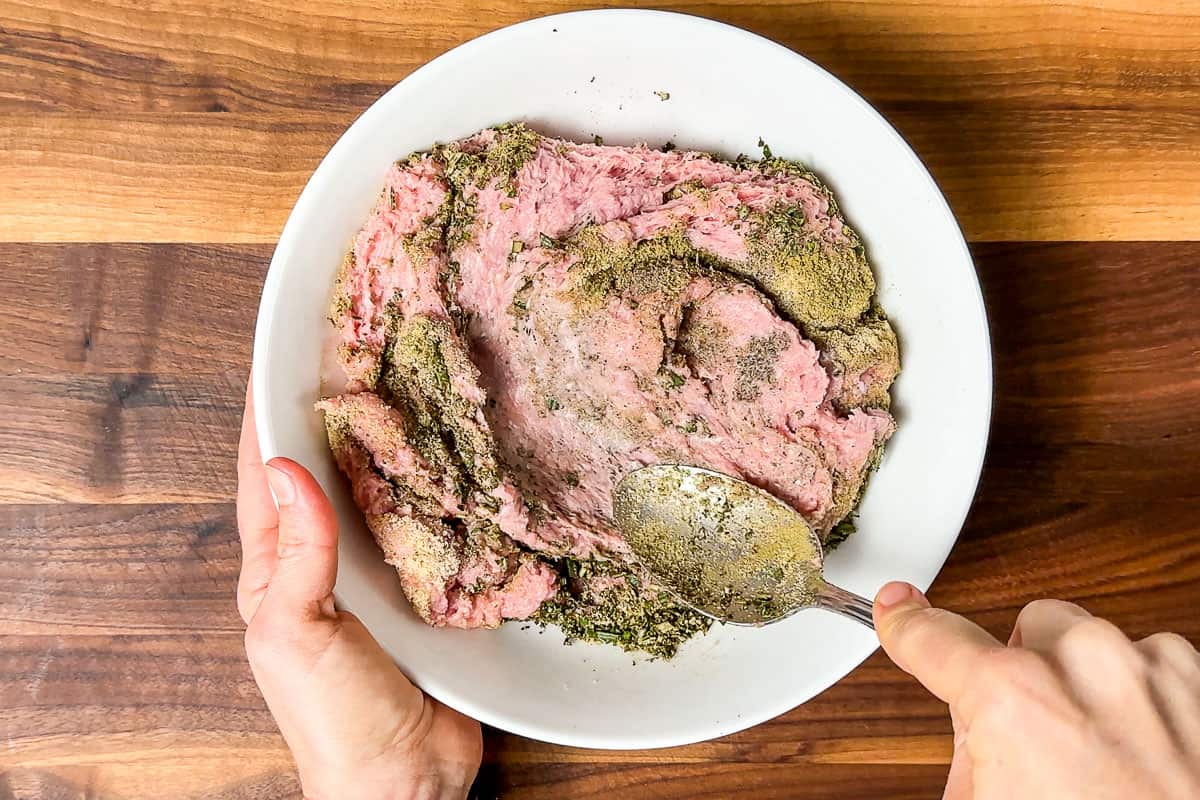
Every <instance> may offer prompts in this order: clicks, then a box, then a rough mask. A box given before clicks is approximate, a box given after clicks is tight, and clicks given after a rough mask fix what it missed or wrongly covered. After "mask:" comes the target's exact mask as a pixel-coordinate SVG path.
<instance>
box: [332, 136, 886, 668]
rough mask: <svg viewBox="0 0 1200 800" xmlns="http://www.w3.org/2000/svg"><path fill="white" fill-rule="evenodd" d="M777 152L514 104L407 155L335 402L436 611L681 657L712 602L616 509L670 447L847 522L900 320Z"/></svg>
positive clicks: (376, 514) (357, 266)
mask: <svg viewBox="0 0 1200 800" xmlns="http://www.w3.org/2000/svg"><path fill="white" fill-rule="evenodd" d="M767 155H768V157H767V158H765V159H764V160H762V161H757V162H755V161H749V160H746V159H739V160H738V161H735V162H724V161H721V160H719V159H715V158H713V157H711V156H709V155H706V154H703V153H695V152H684V151H680V150H676V149H668V150H663V151H659V150H649V149H647V148H645V147H613V146H605V145H603V144H601V143H600V142H599V141H597V142H596V143H588V144H575V143H571V142H566V141H562V140H558V139H552V138H549V137H544V136H541V135H539V134H538V133H536V132H534V131H532V130H530V129H528V128H526V127H525V126H523V125H520V124H510V125H505V126H500V127H497V128H492V129H488V130H484V131H482V132H480V133H478V134H475V135H474V136H471V137H468V138H466V139H463V140H461V141H458V142H453V143H450V144H445V145H439V146H437V147H435V148H434V149H433V150H432V152H431V153H430V154H417V155H414V156H412V157H410V158H408V159H406V160H404V161H401V162H399V163H397V164H396V165H395V166H394V167H393V168H392V169H391V170H390V171H389V173H388V175H387V176H386V179H385V188H384V191H383V194H382V196H381V198H380V200H379V202H378V203H376V205H375V207H374V208H373V210H372V212H371V214H370V216H369V218H368V220H367V222H366V224H365V225H364V226H363V228H362V230H361V231H360V232H359V233H358V235H357V237H356V238H355V240H354V246H353V248H352V250H351V252H350V253H349V254H348V255H347V257H346V260H345V262H344V264H343V266H342V269H341V271H340V273H339V277H338V281H337V284H336V286H335V290H334V303H333V306H332V309H331V320H332V322H333V325H334V328H335V331H336V335H337V336H338V338H339V348H338V353H339V361H340V364H341V367H342V369H343V370H344V371H345V373H346V377H347V382H346V383H347V385H348V387H349V394H344V395H341V396H338V397H334V398H330V399H327V400H325V401H322V403H321V404H319V408H321V409H322V410H323V411H324V412H325V420H326V427H327V429H328V432H329V439H330V445H331V447H332V449H333V451H334V454H335V457H336V458H337V460H338V464H339V466H340V468H341V469H342V471H343V472H345V473H346V474H347V475H348V476H349V477H350V480H351V483H352V484H353V487H354V495H355V500H356V502H357V503H358V504H359V506H360V507H361V508H362V509H363V511H364V513H365V514H366V515H367V520H368V526H369V527H370V529H371V531H372V532H373V533H374V535H375V537H376V538H377V539H378V540H379V542H380V545H381V547H382V548H383V550H384V552H385V555H386V556H387V558H388V561H389V562H390V563H392V564H394V565H395V566H396V568H397V570H398V572H399V573H400V579H401V585H402V586H403V587H404V590H405V593H406V594H407V596H408V597H409V599H410V601H411V602H412V604H413V607H414V608H415V609H416V610H417V612H418V613H419V614H421V616H422V617H424V618H425V619H426V620H428V621H430V622H431V623H433V624H438V625H456V626H460V627H480V626H494V625H497V624H499V623H500V622H501V621H502V620H503V619H523V618H528V617H530V616H531V615H534V614H535V612H536V617H535V619H536V620H538V621H541V622H544V623H553V624H557V625H559V626H560V627H562V628H563V629H564V631H565V632H566V633H567V635H568V638H583V639H593V640H598V641H607V642H612V643H615V644H618V645H620V646H622V647H625V648H627V649H640V650H644V651H647V652H651V653H653V654H655V655H658V656H663V657H669V656H670V655H672V654H673V653H674V652H675V650H676V649H677V647H678V646H679V645H680V644H681V643H682V642H683V641H685V640H686V639H687V638H688V637H689V636H691V635H694V634H696V633H698V632H701V631H703V630H705V629H706V628H707V624H706V623H705V622H704V620H703V619H702V618H700V617H698V616H697V615H696V614H694V613H693V612H690V611H685V610H683V609H681V608H679V607H677V606H676V605H675V604H674V603H673V602H672V601H671V599H670V597H669V596H668V595H667V594H665V593H663V592H661V591H659V590H658V588H657V587H656V586H654V584H653V581H652V579H651V578H650V576H649V575H647V574H646V573H645V572H644V571H643V570H642V569H641V568H640V566H639V565H637V564H636V563H634V562H633V557H632V555H631V553H630V551H629V549H628V547H627V546H626V545H625V543H624V541H623V540H622V539H621V537H620V535H619V533H618V532H617V531H616V529H615V528H614V526H613V523H612V519H611V499H612V491H613V487H614V486H615V485H616V483H617V481H619V480H620V479H621V477H623V476H624V475H625V474H626V473H627V472H629V471H631V470H633V469H636V468H638V467H640V466H644V465H648V464H655V463H685V464H692V465H696V466H704V467H709V468H712V469H716V470H719V471H721V472H725V473H727V474H730V475H733V476H735V477H740V478H743V479H745V480H748V481H750V482H751V483H754V484H756V485H758V486H760V487H762V488H764V489H767V490H768V491H770V492H772V493H773V494H775V495H776V496H778V497H779V498H781V499H782V500H784V501H785V502H788V503H789V504H791V505H792V506H793V507H794V508H796V509H797V511H799V512H800V513H801V514H802V515H804V517H805V518H806V520H807V521H808V522H809V524H811V525H812V527H813V528H814V529H815V530H817V531H818V532H819V533H821V535H822V536H823V537H825V538H826V540H827V541H829V542H836V541H839V540H840V539H841V538H844V536H845V535H846V534H847V533H848V530H849V529H850V528H851V525H852V524H851V522H850V520H849V519H848V518H849V516H850V514H851V513H852V512H853V509H854V507H855V506H856V504H857V503H858V501H859V499H860V498H861V496H862V492H863V489H864V487H865V483H866V479H867V477H868V475H869V473H870V471H871V469H873V466H874V465H875V464H876V463H877V461H878V458H879V456H880V454H881V452H882V448H883V445H884V443H885V442H886V440H887V439H888V437H889V436H890V435H891V433H892V431H893V429H894V422H893V420H892V417H891V416H890V414H889V413H888V407H889V405H890V396H889V390H890V386H891V384H892V381H893V380H894V379H895V376H896V374H897V372H898V370H899V359H898V348H897V346H896V338H895V335H894V333H893V332H892V329H891V327H890V325H889V324H888V322H887V319H886V318H885V317H884V315H883V313H882V312H881V311H880V309H879V308H878V307H877V305H876V303H875V299H874V293H875V280H874V276H873V275H872V273H871V269H870V265H869V264H868V262H867V259H866V255H865V252H864V249H863V247H862V245H861V242H860V241H859V239H858V237H857V235H856V234H855V233H854V232H853V231H852V230H851V229H850V228H849V226H847V224H846V222H845V220H844V219H843V218H842V216H841V214H840V213H839V211H838V208H837V205H836V203H835V202H834V200H833V197H832V194H831V193H830V192H829V190H828V189H827V188H826V187H824V186H823V185H822V184H821V183H820V181H818V180H817V179H816V177H815V176H814V175H813V174H812V173H811V172H809V171H808V170H806V169H804V168H803V167H802V166H800V165H797V164H793V163H791V162H788V161H785V160H783V159H779V158H775V157H774V156H771V155H770V154H769V153H768V154H767ZM582 565H586V566H582ZM581 570H582V571H585V572H586V573H587V575H586V576H581V575H580V574H579V573H580V572H581ZM584 578H586V580H584ZM539 609H540V610H539Z"/></svg>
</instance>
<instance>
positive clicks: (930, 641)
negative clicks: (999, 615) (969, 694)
mask: <svg viewBox="0 0 1200 800" xmlns="http://www.w3.org/2000/svg"><path fill="white" fill-rule="evenodd" d="M874 611H875V629H876V631H877V632H878V633H879V642H880V644H882V645H883V649H884V650H885V651H886V652H887V654H888V656H889V657H890V658H891V659H892V661H894V662H896V665H897V666H898V667H900V669H902V670H904V671H905V672H907V673H908V674H910V675H912V676H913V677H914V678H916V679H917V680H919V681H920V682H921V684H922V685H923V686H924V687H925V688H926V689H928V690H929V691H931V692H933V694H934V695H936V696H937V697H938V698H939V699H940V700H941V701H942V702H944V703H950V704H953V703H955V702H956V701H957V700H958V699H959V697H961V695H962V691H963V687H964V685H965V684H966V681H967V678H968V676H969V675H970V671H971V665H972V663H973V662H974V661H975V660H976V659H977V658H978V657H979V656H980V655H981V654H983V653H985V652H988V651H991V650H997V649H1001V647H1002V645H1001V644H1000V643H999V642H998V641H996V640H995V639H994V638H992V636H991V634H989V633H988V632H987V631H985V630H984V629H983V628H980V627H979V626H978V625H976V624H975V623H973V622H970V621H969V620H967V619H965V618H964V617H960V616H958V615H957V614H952V613H950V612H949V611H945V610H943V609H940V608H930V606H929V601H928V600H926V599H925V595H923V594H921V592H920V590H918V589H917V588H916V587H915V586H911V585H909V584H907V583H889V584H887V585H885V586H884V587H883V588H882V589H880V590H879V594H878V595H877V596H876V598H875V609H874Z"/></svg>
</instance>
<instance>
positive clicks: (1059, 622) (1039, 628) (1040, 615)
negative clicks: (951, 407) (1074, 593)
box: [1008, 600, 1092, 653]
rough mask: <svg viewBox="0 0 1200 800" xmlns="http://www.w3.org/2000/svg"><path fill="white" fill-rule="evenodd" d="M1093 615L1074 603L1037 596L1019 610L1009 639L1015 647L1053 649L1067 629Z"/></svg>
mask: <svg viewBox="0 0 1200 800" xmlns="http://www.w3.org/2000/svg"><path fill="white" fill-rule="evenodd" d="M1091 618H1092V615H1091V614H1089V613H1088V612H1087V611H1085V610H1084V609H1082V608H1080V607H1079V606H1077V605H1075V604H1074V603H1067V602H1064V601H1062V600H1034V601H1033V602H1032V603H1030V604H1029V605H1027V606H1025V607H1024V608H1023V609H1021V613H1020V614H1017V622H1016V624H1015V625H1013V632H1012V636H1010V637H1009V639H1008V643H1009V645H1010V646H1012V647H1024V648H1025V649H1027V650H1037V651H1038V652H1041V653H1049V652H1050V651H1051V650H1052V649H1053V647H1054V644H1055V643H1056V642H1057V641H1059V640H1060V639H1061V638H1062V635H1063V634H1064V633H1066V632H1067V631H1068V630H1070V629H1071V628H1073V627H1074V626H1076V625H1078V624H1079V623H1080V622H1083V621H1084V620H1088V619H1091Z"/></svg>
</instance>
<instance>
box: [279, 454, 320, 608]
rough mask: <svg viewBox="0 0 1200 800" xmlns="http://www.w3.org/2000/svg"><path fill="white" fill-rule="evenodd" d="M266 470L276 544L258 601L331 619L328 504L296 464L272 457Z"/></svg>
mask: <svg viewBox="0 0 1200 800" xmlns="http://www.w3.org/2000/svg"><path fill="white" fill-rule="evenodd" d="M266 472H267V480H268V482H269V483H270V485H271V491H272V492H273V493H274V495H275V499H276V501H277V502H278V505H279V540H278V545H277V548H276V563H275V572H274V574H273V575H272V576H271V585H270V587H268V589H267V596H266V598H265V599H264V601H263V602H264V604H266V603H272V605H273V607H274V608H275V609H277V610H279V611H282V612H283V613H285V614H290V615H297V616H302V617H313V616H321V617H327V618H333V617H334V616H335V612H334V608H333V584H334V580H335V579H336V578H337V539H338V530H337V517H336V515H335V514H334V512H333V506H332V505H331V504H330V503H329V498H328V497H326V496H325V492H324V491H322V489H321V485H320V484H319V483H317V479H316V478H314V477H313V476H312V474H311V473H310V472H309V471H308V470H306V469H305V468H304V467H302V466H300V465H299V464H297V463H296V462H295V461H292V460H291V459H288V458H273V459H271V461H270V462H269V463H268V464H267V468H266ZM264 607H265V605H264Z"/></svg>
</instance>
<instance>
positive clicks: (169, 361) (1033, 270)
mask: <svg viewBox="0 0 1200 800" xmlns="http://www.w3.org/2000/svg"><path fill="white" fill-rule="evenodd" d="M974 252H975V257H976V261H977V264H978V269H979V273H980V276H981V279H982V281H983V285H984V290H985V295H986V298H987V302H988V311H989V315H990V317H991V326H992V332H993V336H994V339H995V351H996V404H995V421H994V425H993V435H992V441H991V451H990V453H991V455H990V460H989V467H990V470H989V477H988V483H987V484H985V491H984V495H983V496H984V497H985V498H987V497H996V498H999V497H1003V498H1006V499H1018V498H1020V499H1021V500H1022V501H1024V500H1027V499H1028V498H1029V496H1030V493H1031V491H1036V492H1037V493H1039V497H1041V498H1047V499H1052V500H1054V501H1055V502H1067V501H1070V502H1084V503H1086V502H1089V501H1090V500H1092V499H1095V498H1097V497H1101V496H1103V497H1107V498H1110V499H1118V498H1147V497H1153V498H1156V501H1157V502H1159V503H1162V502H1167V501H1172V500H1176V501H1182V500H1186V499H1189V498H1194V497H1195V488H1194V485H1193V484H1194V479H1193V476H1192V473H1191V471H1189V469H1187V465H1188V464H1191V463H1196V459H1197V455H1198V454H1200V404H1197V403H1195V402H1194V400H1195V397H1196V396H1197V393H1198V392H1200V371H1197V370H1196V368H1195V364H1196V363H1197V347H1196V345H1195V341H1196V340H1197V336H1200V327H1198V326H1200V322H1198V321H1197V317H1196V315H1195V314H1194V311H1193V310H1192V308H1191V305H1192V301H1191V298H1193V297H1196V296H1198V294H1200V244H1195V243H1054V244H1038V245H1025V244H991V245H977V246H976V247H975V248H974ZM267 258H268V248H265V247H260V246H237V247H234V246H198V245H186V246H175V245H51V244H46V245H21V244H0V263H4V264H10V265H13V266H15V267H19V269H7V270H4V271H3V273H0V289H3V291H4V294H5V296H6V297H7V298H9V299H10V301H11V302H10V303H9V304H8V305H7V306H6V309H7V310H5V311H3V312H0V318H2V319H3V321H4V323H5V328H6V330H11V331H12V334H11V335H10V336H7V337H4V338H3V339H2V340H0V369H2V370H3V372H2V373H0V414H3V419H4V423H3V424H2V425H0V476H2V477H3V478H4V480H0V501H3V502H25V503H28V502H53V501H73V502H98V501H105V502H108V501H112V502H183V501H211V500H221V499H229V498H230V497H231V496H232V493H233V490H234V482H233V466H232V465H233V446H234V443H235V442H236V430H237V426H238V422H239V416H240V413H241V401H242V397H243V392H244V387H245V383H244V381H245V374H246V370H247V369H248V366H249V356H250V345H251V336H252V330H253V322H254V316H255V313H256V307H257V294H258V289H259V286H260V284H261V278H262V274H263V271H264V269H265V262H266V259H267ZM85 267H86V269H85ZM82 274H88V275H90V276H91V277H90V278H88V279H87V280H84V279H82V278H80V275H82ZM56 286H57V287H64V288H63V290H62V291H55V290H54V288H53V287H56ZM1113 298H1117V300H1116V301H1114V300H1113ZM901 333H903V332H901ZM85 343H86V346H85ZM31 442H37V446H36V447H31V446H30V443H31Z"/></svg>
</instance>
